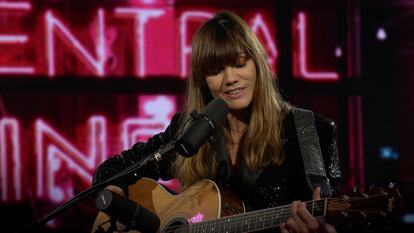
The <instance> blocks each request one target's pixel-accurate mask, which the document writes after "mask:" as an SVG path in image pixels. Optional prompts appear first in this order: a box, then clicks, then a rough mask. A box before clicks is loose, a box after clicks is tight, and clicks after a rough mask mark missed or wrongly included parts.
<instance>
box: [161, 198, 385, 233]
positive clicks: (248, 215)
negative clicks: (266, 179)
mask: <svg viewBox="0 0 414 233" xmlns="http://www.w3.org/2000/svg"><path fill="white" fill-rule="evenodd" d="M381 196H384V195H381V194H378V195H372V196H370V197H369V198H375V197H381ZM363 199H367V198H365V197H350V198H349V199H348V200H343V199H341V198H329V200H328V202H327V204H335V203H342V202H344V201H348V202H352V201H358V200H363ZM305 203H306V207H307V208H308V207H310V208H311V207H313V208H314V209H315V208H321V207H324V206H325V199H321V200H315V204H314V201H307V202H305ZM285 208H286V211H285V210H283V209H285ZM280 209H281V210H280ZM308 209H309V208H308ZM290 210H291V205H284V206H279V207H274V208H269V209H262V210H257V211H254V212H250V213H249V212H246V213H243V216H239V217H237V218H239V219H238V221H239V222H243V220H246V218H249V220H250V221H255V220H257V219H258V218H260V217H259V216H261V215H263V216H264V217H262V218H263V219H265V220H264V221H263V222H266V221H269V219H268V217H271V219H272V220H274V217H275V216H274V213H275V211H282V213H281V214H278V215H277V216H278V217H277V218H278V219H279V220H281V219H283V218H285V219H287V218H288V217H289V216H290V215H291V212H290ZM347 211H356V212H358V210H353V209H347ZM263 212H265V213H264V214H263ZM365 212H367V211H365ZM231 217H235V216H234V215H233V216H225V217H223V218H219V219H212V220H207V221H203V222H200V223H194V224H190V223H186V224H183V225H178V226H174V227H171V228H169V229H168V230H167V231H166V233H170V232H175V230H177V229H179V228H181V227H187V228H188V226H191V225H192V226H196V225H197V226H202V227H204V226H203V225H209V224H211V225H219V224H220V223H221V222H224V221H226V219H228V218H231ZM316 217H321V216H316ZM251 218H253V219H251ZM272 220H270V221H272ZM214 222H215V223H216V224H212V223H214ZM256 225H257V223H256ZM278 225H280V224H278ZM275 226H277V225H275ZM235 227H237V225H236V226H235ZM261 229H262V228H261Z"/></svg>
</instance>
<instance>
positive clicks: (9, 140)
mask: <svg viewBox="0 0 414 233" xmlns="http://www.w3.org/2000/svg"><path fill="white" fill-rule="evenodd" d="M9 146H10V148H9ZM8 168H13V173H11V174H12V175H11V176H12V177H13V185H14V195H15V199H16V200H18V201H20V200H21V199H22V187H21V186H22V179H21V172H22V169H21V156H20V141H19V125H18V122H17V120H16V119H14V118H3V119H0V169H1V177H0V179H1V193H2V194H1V200H2V201H5V202H6V201H8V200H10V198H9V194H10V190H9V189H8V183H9V178H8V175H9V172H8Z"/></svg>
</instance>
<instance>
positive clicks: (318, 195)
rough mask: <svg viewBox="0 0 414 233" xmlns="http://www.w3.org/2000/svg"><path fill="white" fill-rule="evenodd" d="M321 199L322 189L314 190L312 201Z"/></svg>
mask: <svg viewBox="0 0 414 233" xmlns="http://www.w3.org/2000/svg"><path fill="white" fill-rule="evenodd" d="M320 199H321V187H316V188H315V189H314V190H313V194H312V200H320Z"/></svg>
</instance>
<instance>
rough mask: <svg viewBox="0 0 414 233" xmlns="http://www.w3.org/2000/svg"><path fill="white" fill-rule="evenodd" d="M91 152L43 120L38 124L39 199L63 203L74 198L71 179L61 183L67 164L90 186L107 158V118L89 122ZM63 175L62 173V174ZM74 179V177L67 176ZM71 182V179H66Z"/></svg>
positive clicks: (96, 117)
mask: <svg viewBox="0 0 414 233" xmlns="http://www.w3.org/2000/svg"><path fill="white" fill-rule="evenodd" d="M88 127H89V132H90V135H91V141H90V145H89V148H90V152H89V153H88V154H84V153H82V152H81V151H79V150H78V149H77V148H76V147H75V146H73V145H72V144H71V143H70V142H68V141H67V140H66V139H65V138H64V137H63V136H61V135H60V134H59V133H57V132H56V130H54V129H53V128H52V127H51V126H49V125H48V124H47V123H46V122H44V121H43V120H41V119H38V120H37V121H36V123H35V137H36V158H37V196H38V197H45V195H46V198H48V199H50V200H52V201H54V202H62V201H64V200H67V199H69V198H70V197H72V196H73V193H72V190H73V184H72V183H71V182H72V181H71V180H66V181H64V180H60V181H57V179H58V178H60V177H62V173H61V172H62V171H59V170H60V169H62V166H63V165H66V166H67V169H68V170H69V171H70V172H72V173H74V174H77V175H78V176H80V177H81V178H82V179H83V180H84V181H85V183H88V184H90V182H91V180H92V176H91V174H92V173H93V171H94V169H95V168H96V166H97V165H98V164H100V163H102V161H104V159H105V158H106V154H104V153H106V145H107V143H106V133H107V129H106V119H105V118H104V117H102V116H92V117H91V118H90V119H89V122H88ZM59 173H60V174H59ZM65 175H66V176H68V175H69V176H70V175H71V174H65ZM66 179H67V178H66Z"/></svg>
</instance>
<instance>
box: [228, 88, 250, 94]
mask: <svg viewBox="0 0 414 233" xmlns="http://www.w3.org/2000/svg"><path fill="white" fill-rule="evenodd" d="M244 89H245V87H240V88H235V89H232V90H228V91H225V92H224V93H225V94H229V95H233V94H237V93H239V92H241V91H243V90H244Z"/></svg>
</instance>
